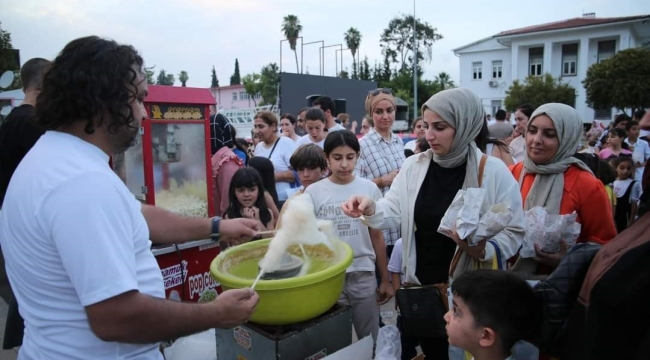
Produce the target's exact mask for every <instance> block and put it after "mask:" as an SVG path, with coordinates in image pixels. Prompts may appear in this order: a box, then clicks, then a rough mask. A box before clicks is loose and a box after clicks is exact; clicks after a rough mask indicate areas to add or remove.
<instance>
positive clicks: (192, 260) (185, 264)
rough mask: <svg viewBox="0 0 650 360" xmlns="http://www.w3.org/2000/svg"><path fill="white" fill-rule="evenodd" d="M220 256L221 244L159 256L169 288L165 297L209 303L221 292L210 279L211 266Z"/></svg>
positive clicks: (214, 243) (217, 285)
mask: <svg viewBox="0 0 650 360" xmlns="http://www.w3.org/2000/svg"><path fill="white" fill-rule="evenodd" d="M217 255H219V243H216V242H210V243H208V244H205V245H200V246H195V247H190V248H186V249H180V256H179V254H178V252H177V251H176V249H174V251H171V252H168V253H166V254H161V255H157V256H156V260H157V261H158V266H160V271H161V272H162V276H163V282H164V284H165V297H166V298H167V299H170V300H176V301H189V302H207V301H211V300H213V299H214V298H216V296H217V293H218V292H219V293H220V292H221V286H220V284H219V283H218V282H217V281H216V280H214V278H213V277H212V275H210V263H211V262H212V260H214V258H215V257H217Z"/></svg>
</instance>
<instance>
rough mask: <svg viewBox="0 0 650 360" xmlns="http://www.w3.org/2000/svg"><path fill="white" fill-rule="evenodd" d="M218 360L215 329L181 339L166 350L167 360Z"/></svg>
mask: <svg viewBox="0 0 650 360" xmlns="http://www.w3.org/2000/svg"><path fill="white" fill-rule="evenodd" d="M187 359H192V360H217V339H216V336H215V332H214V329H210V330H207V331H204V332H201V333H198V334H194V335H190V336H186V337H182V338H179V339H178V340H176V341H174V343H173V344H172V346H170V347H168V348H166V349H165V360H187Z"/></svg>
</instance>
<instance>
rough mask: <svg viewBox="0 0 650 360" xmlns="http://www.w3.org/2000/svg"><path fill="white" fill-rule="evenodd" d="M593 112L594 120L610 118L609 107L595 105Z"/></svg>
mask: <svg viewBox="0 0 650 360" xmlns="http://www.w3.org/2000/svg"><path fill="white" fill-rule="evenodd" d="M594 113H595V114H594V118H595V119H596V120H612V109H611V108H602V107H596V108H595V109H594Z"/></svg>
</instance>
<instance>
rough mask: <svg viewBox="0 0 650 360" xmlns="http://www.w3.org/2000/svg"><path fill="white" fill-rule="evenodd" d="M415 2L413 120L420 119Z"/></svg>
mask: <svg viewBox="0 0 650 360" xmlns="http://www.w3.org/2000/svg"><path fill="white" fill-rule="evenodd" d="M416 19H417V18H416V17H415V0H413V120H415V119H416V118H417V117H418V39H417V36H416V34H417V31H416V28H415V27H416V24H417V21H416Z"/></svg>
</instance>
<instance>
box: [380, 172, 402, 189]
mask: <svg viewBox="0 0 650 360" xmlns="http://www.w3.org/2000/svg"><path fill="white" fill-rule="evenodd" d="M398 173H399V169H397V170H393V171H391V172H389V173H388V174H386V175H384V176H382V177H381V178H382V180H383V182H384V186H390V185H391V184H392V183H393V180H395V176H397V174H398Z"/></svg>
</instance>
